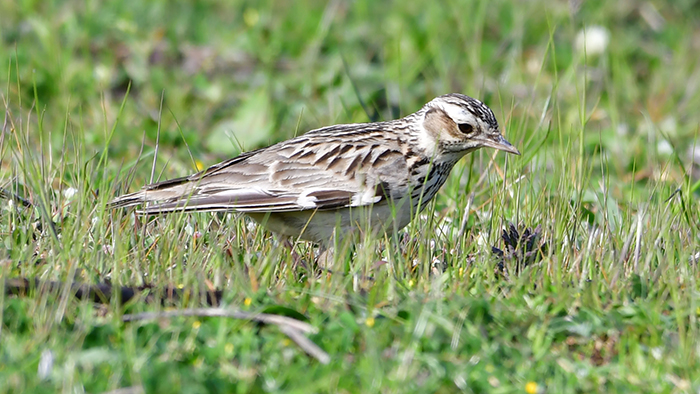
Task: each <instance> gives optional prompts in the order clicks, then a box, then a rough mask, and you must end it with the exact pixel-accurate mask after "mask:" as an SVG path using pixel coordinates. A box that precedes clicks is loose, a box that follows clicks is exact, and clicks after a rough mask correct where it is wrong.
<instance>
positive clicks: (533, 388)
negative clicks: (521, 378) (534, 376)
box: [525, 382, 539, 394]
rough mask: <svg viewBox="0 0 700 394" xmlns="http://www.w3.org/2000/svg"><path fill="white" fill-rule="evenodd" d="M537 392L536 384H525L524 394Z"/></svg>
mask: <svg viewBox="0 0 700 394" xmlns="http://www.w3.org/2000/svg"><path fill="white" fill-rule="evenodd" d="M538 391H539V387H537V383H535V382H527V383H526V384H525V392H526V393H527V394H536V393H537V392H538Z"/></svg>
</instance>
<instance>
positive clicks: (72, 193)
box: [63, 187, 78, 200]
mask: <svg viewBox="0 0 700 394" xmlns="http://www.w3.org/2000/svg"><path fill="white" fill-rule="evenodd" d="M77 193H78V189H76V188H74V187H69V188H68V189H65V190H63V197H65V198H66V199H67V200H70V199H71V198H73V196H75V195H76V194H77Z"/></svg>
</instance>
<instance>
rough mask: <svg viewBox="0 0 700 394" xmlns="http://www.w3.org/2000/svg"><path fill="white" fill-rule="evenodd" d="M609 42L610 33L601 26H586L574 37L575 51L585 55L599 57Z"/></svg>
mask: <svg viewBox="0 0 700 394" xmlns="http://www.w3.org/2000/svg"><path fill="white" fill-rule="evenodd" d="M609 42H610V32H609V31H608V29H606V28H604V27H602V26H587V27H585V28H583V29H581V30H580V31H579V32H578V34H577V35H576V50H578V51H579V52H584V51H585V52H586V54H587V55H589V56H591V55H600V54H601V53H603V52H605V50H606V49H607V48H608V43H609Z"/></svg>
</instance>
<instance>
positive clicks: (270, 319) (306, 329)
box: [122, 308, 331, 364]
mask: <svg viewBox="0 0 700 394" xmlns="http://www.w3.org/2000/svg"><path fill="white" fill-rule="evenodd" d="M179 316H204V317H227V318H231V319H240V320H251V321H255V322H259V323H263V324H273V325H276V326H277V327H278V328H279V330H280V331H281V332H282V333H283V334H284V335H286V336H287V337H288V338H289V339H290V340H292V341H293V342H294V343H296V344H297V346H299V347H300V348H301V350H303V351H304V352H306V354H308V355H309V356H311V357H313V358H315V359H316V360H318V361H319V362H320V363H321V364H328V363H329V362H330V361H331V358H330V356H329V355H328V353H326V352H324V351H323V349H321V348H320V347H318V345H316V344H315V343H313V341H311V340H310V339H309V338H307V337H305V336H304V333H311V334H315V333H317V332H318V330H317V329H316V327H314V326H312V325H310V324H308V323H304V322H302V321H299V320H296V319H293V318H291V317H287V316H280V315H271V314H268V313H250V312H245V311H241V310H239V309H233V308H195V309H182V310H179V311H162V312H144V313H138V314H134V315H124V316H122V321H125V322H132V321H139V320H157V319H164V318H172V317H179Z"/></svg>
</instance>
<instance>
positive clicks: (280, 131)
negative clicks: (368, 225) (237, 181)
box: [0, 0, 700, 393]
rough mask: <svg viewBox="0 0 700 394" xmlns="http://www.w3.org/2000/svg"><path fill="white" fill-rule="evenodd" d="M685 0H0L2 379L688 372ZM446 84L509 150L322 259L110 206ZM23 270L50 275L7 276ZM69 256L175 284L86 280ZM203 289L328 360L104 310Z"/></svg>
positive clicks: (124, 278)
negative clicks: (495, 125) (98, 292)
mask: <svg viewBox="0 0 700 394" xmlns="http://www.w3.org/2000/svg"><path fill="white" fill-rule="evenodd" d="M698 12H700V4H698V2H696V1H691V0H682V1H680V0H679V1H673V2H670V1H668V2H663V1H629V0H624V1H617V2H604V1H593V0H591V1H586V2H579V1H544V0H541V1H540V0H533V1H527V2H525V1H519V2H509V1H501V0H495V1H486V0H483V1H468V0H465V1H446V2H433V1H427V0H426V1H410V2H408V1H406V2H376V1H369V0H357V1H353V2H344V1H339V0H331V1H329V2H321V1H312V0H309V1H298V2H282V1H265V2H245V1H232V2H224V1H208V2H188V1H178V2H142V1H135V0H121V1H111V0H108V1H82V2H81V1H74V0H66V1H47V2H35V1H29V0H19V1H14V2H9V1H8V2H2V3H1V4H0V59H2V60H4V61H3V62H2V63H1V64H2V69H0V83H1V86H2V91H1V93H0V94H1V95H2V102H3V106H4V108H5V115H4V117H3V126H2V134H1V135H0V158H1V163H0V180H1V184H0V186H1V187H2V188H3V196H4V197H8V196H10V197H11V196H12V195H13V194H14V195H17V196H21V197H23V198H25V199H26V200H28V201H29V202H31V203H32V206H31V207H24V206H23V205H22V204H21V203H20V202H19V201H18V200H11V199H10V200H8V199H2V200H0V238H1V239H2V243H1V244H0V259H1V260H0V263H1V264H0V278H2V279H3V281H0V283H1V285H2V286H5V288H6V291H5V292H0V294H3V295H1V296H0V313H1V315H0V330H1V331H0V392H48V391H51V392H55V391H67V392H104V391H111V390H116V389H120V388H130V390H131V391H130V392H140V391H145V392H167V393H170V392H178V391H179V392H188V393H196V392H262V391H265V392H303V393H308V392H347V393H354V392H382V393H390V392H441V393H445V392H473V393H485V392H488V393H499V392H502V393H506V392H507V393H511V392H525V393H545V392H549V393H570V392H605V393H613V392H649V393H682V392H698V391H699V390H700V353H699V350H698V349H700V347H699V346H700V341H699V340H698V338H700V335H699V334H700V333H699V332H698V331H699V329H700V323H698V316H699V315H700V291H699V290H700V286H698V283H697V279H698V277H699V274H698V268H697V261H698V260H699V259H700V238H699V236H700V214H699V212H700V209H699V208H700V207H699V205H700V204H699V202H698V197H699V196H700V181H699V180H700V146H698V145H700V141H698V139H697V136H698V129H699V127H700V111H698V110H697V109H698V108H700V91H699V89H700V66H699V64H698V63H699V62H700V58H698V56H697V53H698V51H700V21H699V20H698V18H697V15H698ZM449 92H460V93H465V94H468V95H471V96H474V97H477V98H479V99H481V100H483V101H484V102H486V103H487V104H488V105H489V106H490V107H491V108H493V110H494V112H495V114H496V116H497V118H498V120H499V122H500V124H501V127H502V129H503V132H504V134H505V136H506V137H507V139H508V140H509V141H510V142H512V143H513V144H514V145H515V146H516V147H517V148H518V149H519V150H520V151H521V152H522V153H523V154H522V156H519V157H514V156H508V157H506V156H507V155H505V154H503V153H500V154H498V153H495V152H493V151H487V150H483V151H480V152H477V153H475V154H472V155H470V156H468V157H467V158H465V159H464V160H463V161H462V162H461V163H460V164H459V165H458V166H457V168H455V170H454V171H453V173H452V176H451V178H450V179H449V180H448V182H447V184H446V186H445V187H444V188H443V189H442V190H441V192H440V194H439V196H438V197H437V199H436V201H435V202H434V203H432V204H431V206H430V207H429V209H427V210H426V211H425V212H424V215H422V216H421V217H419V218H417V219H416V220H414V222H413V223H412V224H411V225H410V226H409V227H408V228H407V229H406V230H405V231H402V232H401V233H400V234H397V236H396V237H387V238H385V239H378V240H364V242H362V243H361V244H358V246H357V247H355V248H354V249H353V250H347V251H346V253H337V254H336V255H335V256H334V258H335V263H334V266H333V269H334V270H333V273H332V274H330V273H322V274H319V273H318V272H310V271H309V270H308V269H306V268H304V267H303V266H301V265H299V264H297V265H296V266H295V264H294V259H293V257H292V254H291V252H290V251H289V250H287V249H285V248H284V247H282V246H281V245H280V244H279V243H278V242H276V241H275V240H274V238H273V237H272V236H271V234H269V233H268V232H266V231H264V230H262V229H260V228H259V227H257V226H255V225H253V224H252V223H250V222H249V221H246V220H245V219H244V218H241V217H239V216H237V215H222V214H220V215H214V214H205V213H200V214H191V215H173V216H169V217H157V218H150V219H146V218H139V217H135V216H134V215H133V212H132V211H129V210H126V211H111V210H109V209H108V208H107V207H106V204H107V202H109V200H110V199H112V198H113V197H114V196H115V195H117V194H119V193H122V192H126V191H134V190H137V189H138V188H139V187H140V186H142V185H144V184H146V183H149V182H150V181H151V180H156V179H167V178H172V177H177V176H184V175H188V174H190V173H192V172H194V171H195V170H196V169H200V168H203V167H206V166H208V165H211V164H214V163H216V162H218V161H220V160H223V159H225V158H228V157H232V156H234V155H236V154H238V153H239V152H241V151H244V150H250V149H254V148H258V147H261V146H265V145H267V144H269V143H273V142H277V141H281V140H284V139H287V138H290V137H292V136H294V135H296V134H299V133H302V132H305V131H307V130H310V129H312V128H317V127H322V126H325V125H330V124H335V123H349V122H366V121H369V120H385V119H393V118H396V117H399V116H403V115H406V114H409V113H411V112H413V111H415V110H417V109H418V108H420V106H422V105H423V104H424V103H425V102H427V101H428V100H430V99H432V98H433V97H435V96H437V95H440V94H444V93H449ZM511 225H512V226H511ZM294 253H295V254H297V255H298V256H299V257H300V258H302V259H304V260H305V261H312V260H313V257H314V253H316V250H315V249H314V246H313V245H309V244H306V243H303V242H300V243H297V244H295V249H294ZM17 278H29V279H31V280H32V281H34V280H35V279H39V281H40V282H41V283H47V282H49V281H50V282H55V283H62V284H63V286H62V287H61V285H59V288H58V289H56V288H53V289H51V288H49V287H48V286H45V285H44V286H42V285H40V286H38V287H35V286H32V288H31V289H30V290H29V291H28V292H26V293H22V294H19V295H18V294H14V293H12V294H11V293H10V292H9V291H8V290H9V282H8V281H10V280H13V279H17ZM76 282H79V283H85V284H92V285H94V284H99V283H101V284H105V283H107V284H111V285H116V286H128V287H139V286H142V287H143V286H149V287H150V294H151V295H153V294H155V295H156V296H158V295H159V294H160V295H162V293H163V291H161V290H162V289H165V288H171V289H172V288H174V289H181V293H179V294H180V295H181V297H180V299H179V300H177V301H172V300H171V301H165V302H163V303H161V302H157V301H153V297H150V298H149V297H147V294H141V295H139V296H137V297H135V298H134V299H131V300H129V301H128V302H126V303H120V302H118V301H117V300H113V302H111V303H109V304H106V305H104V304H101V303H96V302H93V301H91V300H87V299H84V300H81V299H78V298H76V297H74V296H73V294H72V293H73V292H72V291H71V288H70V284H71V283H76ZM212 290H219V291H220V294H221V303H222V304H223V305H224V306H226V307H228V308H237V309H240V310H242V311H245V312H251V313H260V312H264V313H270V314H281V315H286V316H289V317H292V318H297V319H303V320H304V321H306V322H307V323H309V324H310V325H311V326H313V327H314V328H315V330H316V333H310V334H308V338H309V339H310V340H311V341H312V342H313V343H315V344H316V345H318V346H319V347H320V348H321V349H322V350H323V351H324V352H326V353H327V355H328V356H329V360H330V361H329V362H328V363H327V364H324V363H322V362H321V361H322V360H319V359H317V358H315V357H313V356H310V355H307V353H305V352H304V351H303V350H302V349H301V348H300V347H299V346H298V345H297V344H296V343H295V342H294V341H292V340H290V339H289V338H290V337H288V336H287V335H285V333H284V332H283V331H282V330H281V329H280V328H279V327H277V326H275V325H262V324H260V323H256V322H253V321H251V320H248V319H243V320H240V319H231V318H223V317H175V318H168V319H166V318H161V319H157V320H155V321H153V320H150V321H131V322H125V321H123V319H124V316H125V315H129V314H135V313H142V312H158V311H180V310H183V309H185V308H197V307H205V306H206V305H205V302H206V300H207V293H208V292H210V291H212ZM6 293H7V294H6ZM112 295H116V292H115V293H113V294H112ZM156 298H158V297H156Z"/></svg>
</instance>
